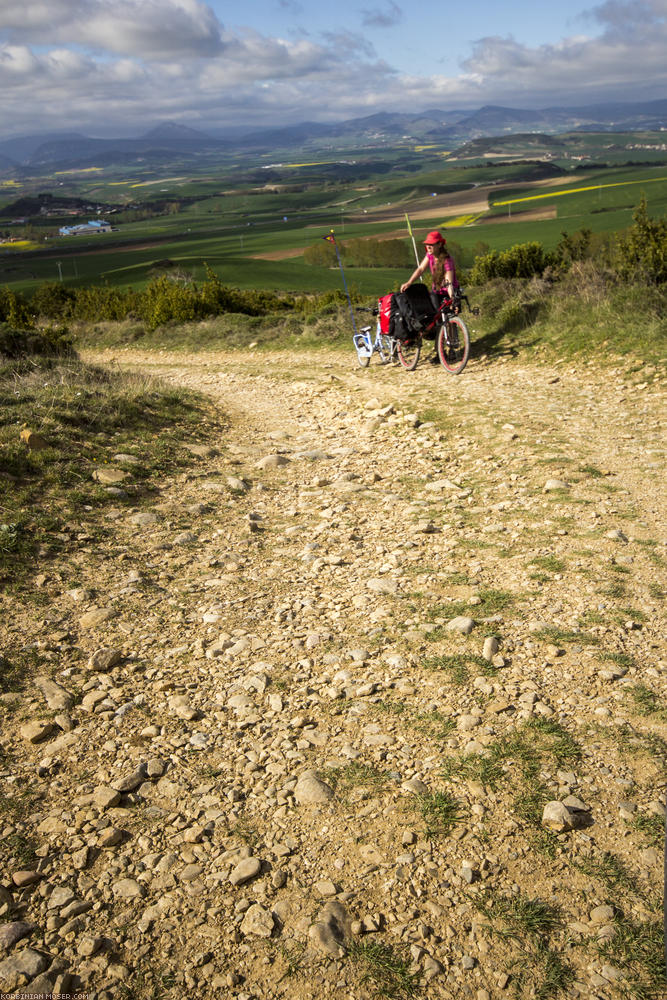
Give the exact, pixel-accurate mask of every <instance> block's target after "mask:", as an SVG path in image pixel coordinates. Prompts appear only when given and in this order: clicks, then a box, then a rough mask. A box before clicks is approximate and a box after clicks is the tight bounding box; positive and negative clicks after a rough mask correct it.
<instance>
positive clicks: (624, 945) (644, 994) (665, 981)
mask: <svg viewBox="0 0 667 1000" xmlns="http://www.w3.org/2000/svg"><path fill="white" fill-rule="evenodd" d="M614 929H615V931H616V933H615V935H614V937H612V938H609V939H608V940H605V941H603V942H600V943H599V944H598V953H599V955H600V957H601V958H602V959H604V960H605V961H606V962H609V963H610V964H611V965H614V966H615V967H616V968H620V969H621V970H622V972H623V975H624V979H625V982H624V984H623V994H624V996H625V997H627V998H632V1000H659V998H662V997H665V996H667V976H665V952H664V936H663V922H662V920H660V921H657V920H651V921H647V922H640V921H638V920H636V919H634V918H633V917H630V916H628V915H626V914H625V913H624V912H623V911H620V910H619V911H618V912H617V914H616V918H615V920H614Z"/></svg>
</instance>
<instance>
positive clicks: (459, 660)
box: [421, 653, 498, 685]
mask: <svg viewBox="0 0 667 1000" xmlns="http://www.w3.org/2000/svg"><path fill="white" fill-rule="evenodd" d="M421 666H422V667H423V668H424V669H425V670H437V671H438V672H442V673H444V674H446V675H447V678H448V680H449V681H450V682H451V683H452V684H457V685H463V684H467V683H468V681H469V680H470V669H469V667H470V666H474V667H476V668H477V672H478V673H480V674H483V675H484V676H486V677H493V676H495V675H496V674H497V673H498V670H497V668H496V667H494V666H493V664H492V663H489V661H488V660H485V659H484V657H483V656H477V655H475V654H474V653H470V654H466V653H452V654H449V655H445V654H443V655H441V656H427V657H425V658H424V659H423V660H422V661H421Z"/></svg>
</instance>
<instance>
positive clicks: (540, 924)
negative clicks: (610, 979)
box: [471, 892, 574, 1000]
mask: <svg viewBox="0 0 667 1000" xmlns="http://www.w3.org/2000/svg"><path fill="white" fill-rule="evenodd" d="M471 902H472V903H473V905H474V906H476V907H477V909H479V910H480V911H481V912H482V913H483V915H484V916H485V917H486V919H487V920H488V921H489V924H488V925H487V930H489V931H490V932H491V933H492V934H494V935H496V936H498V937H500V938H502V939H503V940H505V941H506V942H507V943H508V944H512V945H513V946H514V947H515V948H516V949H517V951H516V957H513V958H512V959H511V960H510V966H509V967H510V969H511V970H512V979H513V987H514V996H515V997H518V998H522V1000H529V998H530V1000H533V998H537V1000H553V998H555V997H558V996H560V995H562V994H564V993H567V991H568V989H569V987H570V985H571V983H572V982H573V980H574V970H573V968H572V967H571V966H570V964H569V963H568V962H567V961H566V959H565V958H564V956H563V955H562V954H561V952H560V951H558V950H557V949H556V948H555V947H553V945H552V941H551V939H552V937H553V935H554V934H556V933H557V932H559V931H561V930H562V928H563V918H562V915H561V912H560V910H559V909H558V907H555V906H552V905H551V904H550V903H545V902H543V901H542V900H540V899H527V898H525V897H524V896H520V895H517V896H503V895H501V894H500V893H494V894H492V893H490V892H487V893H485V894H483V895H479V896H475V897H471Z"/></svg>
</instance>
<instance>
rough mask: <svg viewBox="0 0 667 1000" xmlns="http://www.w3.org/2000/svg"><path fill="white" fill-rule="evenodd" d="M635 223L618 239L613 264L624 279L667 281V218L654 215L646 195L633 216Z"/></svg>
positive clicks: (658, 283)
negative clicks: (649, 207)
mask: <svg viewBox="0 0 667 1000" xmlns="http://www.w3.org/2000/svg"><path fill="white" fill-rule="evenodd" d="M633 218H634V224H633V225H632V226H631V227H630V229H629V230H628V231H627V233H624V234H621V235H619V236H618V237H617V239H616V248H615V250H616V252H615V255H614V261H613V263H614V267H615V270H616V272H617V274H618V275H619V276H620V277H621V278H623V280H624V281H639V282H642V283H645V284H654V285H661V284H664V283H665V282H667V220H665V219H651V218H650V216H649V214H648V208H647V205H646V198H645V197H644V195H642V198H641V201H640V203H639V205H638V207H637V209H636V211H635V214H634V216H633Z"/></svg>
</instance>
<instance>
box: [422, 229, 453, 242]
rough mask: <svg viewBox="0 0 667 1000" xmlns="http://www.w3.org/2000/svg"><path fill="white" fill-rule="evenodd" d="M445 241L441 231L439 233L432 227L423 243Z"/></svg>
mask: <svg viewBox="0 0 667 1000" xmlns="http://www.w3.org/2000/svg"><path fill="white" fill-rule="evenodd" d="M446 242H447V240H446V239H445V237H444V236H443V235H442V233H439V232H438V230H437V229H434V230H433V232H432V233H429V234H428V236H427V237H426V239H425V240H424V243H446Z"/></svg>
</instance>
